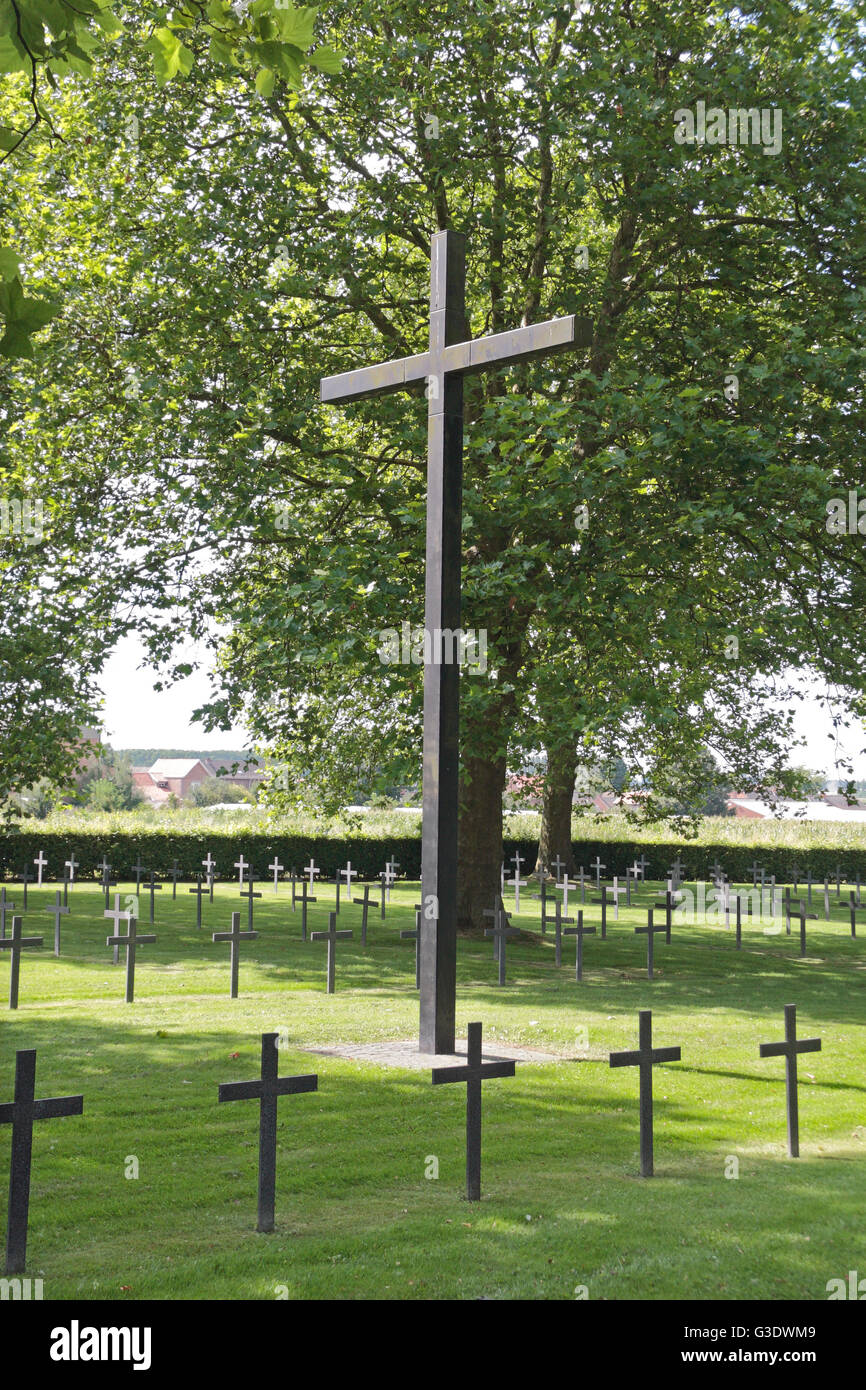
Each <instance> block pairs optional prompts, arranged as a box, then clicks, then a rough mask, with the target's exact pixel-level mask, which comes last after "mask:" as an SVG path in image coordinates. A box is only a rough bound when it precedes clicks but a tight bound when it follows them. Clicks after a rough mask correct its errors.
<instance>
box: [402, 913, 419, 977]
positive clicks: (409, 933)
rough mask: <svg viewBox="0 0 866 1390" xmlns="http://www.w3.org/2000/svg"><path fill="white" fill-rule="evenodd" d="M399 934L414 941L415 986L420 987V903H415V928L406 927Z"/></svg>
mask: <svg viewBox="0 0 866 1390" xmlns="http://www.w3.org/2000/svg"><path fill="white" fill-rule="evenodd" d="M400 936H401V937H402V938H404V939H405V940H407V941H414V942H415V988H416V989H420V988H421V904H420V903H416V904H415V930H414V931H410V930H409V929H408V928H407V929H406V930H404V931H401V932H400Z"/></svg>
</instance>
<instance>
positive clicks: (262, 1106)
mask: <svg viewBox="0 0 866 1390" xmlns="http://www.w3.org/2000/svg"><path fill="white" fill-rule="evenodd" d="M278 1038H279V1034H278V1033H262V1071H261V1079H260V1080H259V1081H223V1082H222V1083H221V1084H220V1088H219V1099H220V1100H221V1101H229V1100H257V1101H258V1102H259V1200H258V1220H257V1222H256V1230H257V1231H261V1232H262V1233H263V1234H267V1233H269V1232H271V1231H272V1230H273V1229H274V1207H275V1204H276V1190H277V1098H278V1097H279V1096H297V1095H304V1094H308V1093H309V1092H310V1091H316V1090H318V1088H319V1078H318V1076H315V1075H308V1076H279V1075H278V1070H279V1068H278V1065H277V1064H278V1062H279V1056H278V1052H277V1041H278Z"/></svg>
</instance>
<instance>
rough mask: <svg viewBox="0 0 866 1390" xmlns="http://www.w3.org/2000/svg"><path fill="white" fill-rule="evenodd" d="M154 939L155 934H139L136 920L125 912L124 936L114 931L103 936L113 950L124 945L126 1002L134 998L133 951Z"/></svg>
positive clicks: (149, 943)
mask: <svg viewBox="0 0 866 1390" xmlns="http://www.w3.org/2000/svg"><path fill="white" fill-rule="evenodd" d="M155 940H156V937H155V936H151V935H147V936H139V934H138V921H137V920H136V918H135V917H133V916H132V913H127V918H126V936H121V935H120V933H119V932H116V933H115V934H114V936H107V937H106V938H105V944H106V946H113V947H114V949H115V950H117V949H118V947H120V946H125V947H126V1002H127V1004H131V1003H132V1002H133V1000H134V998H135V952H136V947H138V946H152V945H153V943H154V941H155Z"/></svg>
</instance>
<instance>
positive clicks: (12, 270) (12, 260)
mask: <svg viewBox="0 0 866 1390" xmlns="http://www.w3.org/2000/svg"><path fill="white" fill-rule="evenodd" d="M17 274H18V257H17V256H16V254H15V252H14V251H13V250H12V249H11V247H9V246H0V280H14V279H15V277H16V275H17Z"/></svg>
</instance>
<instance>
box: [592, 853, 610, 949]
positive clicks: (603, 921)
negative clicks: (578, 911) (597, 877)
mask: <svg viewBox="0 0 866 1390" xmlns="http://www.w3.org/2000/svg"><path fill="white" fill-rule="evenodd" d="M591 867H592V865H590V868H591ZM607 895H608V889H607V888H602V890H601V897H600V898H593V902H595V903H601V939H602V941H606V940H607Z"/></svg>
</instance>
